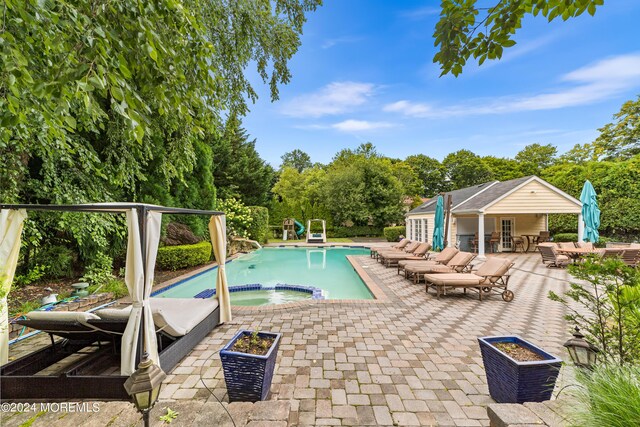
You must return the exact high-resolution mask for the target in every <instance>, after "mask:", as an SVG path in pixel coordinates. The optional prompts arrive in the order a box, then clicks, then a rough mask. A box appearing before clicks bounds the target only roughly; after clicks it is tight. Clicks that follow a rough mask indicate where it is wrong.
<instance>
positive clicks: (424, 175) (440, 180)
mask: <svg viewBox="0 0 640 427" xmlns="http://www.w3.org/2000/svg"><path fill="white" fill-rule="evenodd" d="M405 162H406V163H407V164H408V165H409V166H411V168H412V169H413V170H414V171H415V172H416V174H417V175H418V179H419V181H420V184H421V185H422V188H421V189H420V195H422V196H424V197H432V196H434V195H436V194H438V193H440V192H442V191H448V190H449V182H448V181H447V180H446V176H447V172H446V169H445V167H444V166H443V165H442V163H440V162H439V161H438V160H437V159H434V158H432V157H429V156H426V155H424V154H415V155H413V156H409V157H407V159H406V160H405Z"/></svg>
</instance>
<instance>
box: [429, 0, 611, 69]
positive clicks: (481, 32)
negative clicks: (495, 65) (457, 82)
mask: <svg viewBox="0 0 640 427" xmlns="http://www.w3.org/2000/svg"><path fill="white" fill-rule="evenodd" d="M478 3H480V4H478ZM603 4H604V0H499V1H496V0H494V1H493V4H489V5H486V6H485V4H484V3H483V2H479V1H478V0H442V3H441V7H442V11H441V13H440V20H439V21H438V23H437V24H436V29H435V32H434V34H433V36H434V38H435V45H436V46H437V47H438V48H439V50H438V52H437V53H436V54H435V56H434V58H433V62H437V63H439V64H440V69H441V70H442V74H441V75H445V74H448V73H452V74H453V75H455V76H458V75H459V74H460V73H461V72H462V68H463V67H464V66H465V64H466V63H467V60H468V59H469V58H471V57H473V58H474V59H477V60H478V63H479V64H480V65H482V63H483V62H484V61H486V60H487V59H491V60H493V59H500V58H501V57H502V52H503V50H504V48H509V47H511V46H514V45H515V44H516V41H515V40H514V39H513V37H514V35H515V34H516V31H517V30H518V29H519V28H520V27H521V26H522V20H523V19H524V18H525V16H527V15H533V16H538V15H542V16H543V17H545V18H547V20H548V21H549V22H551V21H553V20H554V19H557V18H562V20H563V21H566V20H568V19H570V18H575V17H577V16H580V15H582V14H583V13H584V12H588V13H589V14H590V15H594V14H595V12H596V8H597V7H599V6H601V5H603Z"/></svg>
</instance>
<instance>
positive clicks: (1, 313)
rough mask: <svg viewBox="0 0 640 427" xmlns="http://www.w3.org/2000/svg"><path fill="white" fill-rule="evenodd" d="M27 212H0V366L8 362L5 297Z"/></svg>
mask: <svg viewBox="0 0 640 427" xmlns="http://www.w3.org/2000/svg"><path fill="white" fill-rule="evenodd" d="M26 218H27V212H26V211H25V210H24V209H20V210H7V209H4V210H0V365H4V364H5V363H7V362H8V360H9V310H8V308H7V295H8V294H9V291H10V290H11V283H13V276H14V275H15V273H16V266H17V265H18V254H19V253H20V236H21V235H22V226H23V224H24V220H25V219H26Z"/></svg>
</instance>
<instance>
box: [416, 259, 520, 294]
mask: <svg viewBox="0 0 640 427" xmlns="http://www.w3.org/2000/svg"><path fill="white" fill-rule="evenodd" d="M512 266H513V263H512V262H511V260H509V259H507V258H500V257H489V258H487V260H486V261H485V262H484V263H483V264H482V265H480V267H479V268H478V269H477V270H476V271H475V272H472V273H444V274H426V275H425V276H424V280H425V291H427V292H428V291H429V288H430V287H434V288H436V296H437V297H440V295H441V294H446V290H447V289H448V288H462V289H463V290H464V292H465V293H466V292H467V289H473V290H476V291H478V294H479V295H480V301H482V296H483V294H485V293H489V292H492V291H497V292H500V290H502V292H501V294H502V299H503V300H505V301H507V302H509V301H511V300H513V297H514V294H513V292H512V291H510V290H508V289H507V285H508V283H509V277H510V276H509V274H508V273H509V269H511V267H512Z"/></svg>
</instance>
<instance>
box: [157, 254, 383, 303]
mask: <svg viewBox="0 0 640 427" xmlns="http://www.w3.org/2000/svg"><path fill="white" fill-rule="evenodd" d="M287 246H288V247H292V246H293V245H287ZM316 246H319V245H316ZM270 247H272V248H273V247H278V246H270ZM303 247H304V246H303ZM306 247H307V248H308V247H309V246H306ZM324 247H343V248H344V247H346V248H354V249H355V248H358V249H362V248H364V249H370V248H371V246H366V245H347V244H344V245H331V246H329V245H325V246H324ZM245 254H247V253H246V252H245V253H237V254H234V255H232V256H231V257H229V259H227V260H226V262H225V264H228V263H229V262H231V261H233V260H234V259H236V258H238V257H240V256H242V255H245ZM358 256H364V255H358ZM355 257H356V255H347V256H346V257H345V258H347V261H349V263H350V264H351V266H352V267H353V269H354V270H355V272H356V274H357V275H358V276H359V277H360V279H361V280H362V282H363V283H364V285H365V286H366V287H367V288H368V290H369V292H371V294H372V296H373V298H372V299H323V300H319V299H316V300H314V299H305V300H301V301H296V302H290V303H285V304H273V305H260V306H240V305H232V306H231V310H232V311H238V312H251V311H265V310H268V311H273V310H282V309H288V308H298V307H303V306H306V305H311V304H345V303H347V304H353V303H356V304H379V303H385V302H388V301H389V297H388V296H387V294H386V293H384V291H382V289H381V288H380V287H379V286H378V284H377V283H375V281H374V280H373V279H372V278H371V276H369V273H367V271H366V270H365V269H364V268H362V266H361V265H360V264H359V263H358V262H356V258H355ZM215 268H218V263H217V262H213V263H210V264H207V265H204V266H202V267H200V268H197V269H195V270H192V271H190V272H188V273H185V274H181V275H180V276H177V277H174V278H173V279H170V280H167V281H165V282H162V283H160V284H158V285H156V286H154V287H153V290H152V295H154V294H158V293H160V292H161V291H163V290H167V289H169V288H171V287H173V286H176V285H178V284H179V283H180V282H182V281H184V280H186V279H189V278H192V277H194V276H198V275H200V274H203V273H205V272H207V271H209V270H213V269H215Z"/></svg>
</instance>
